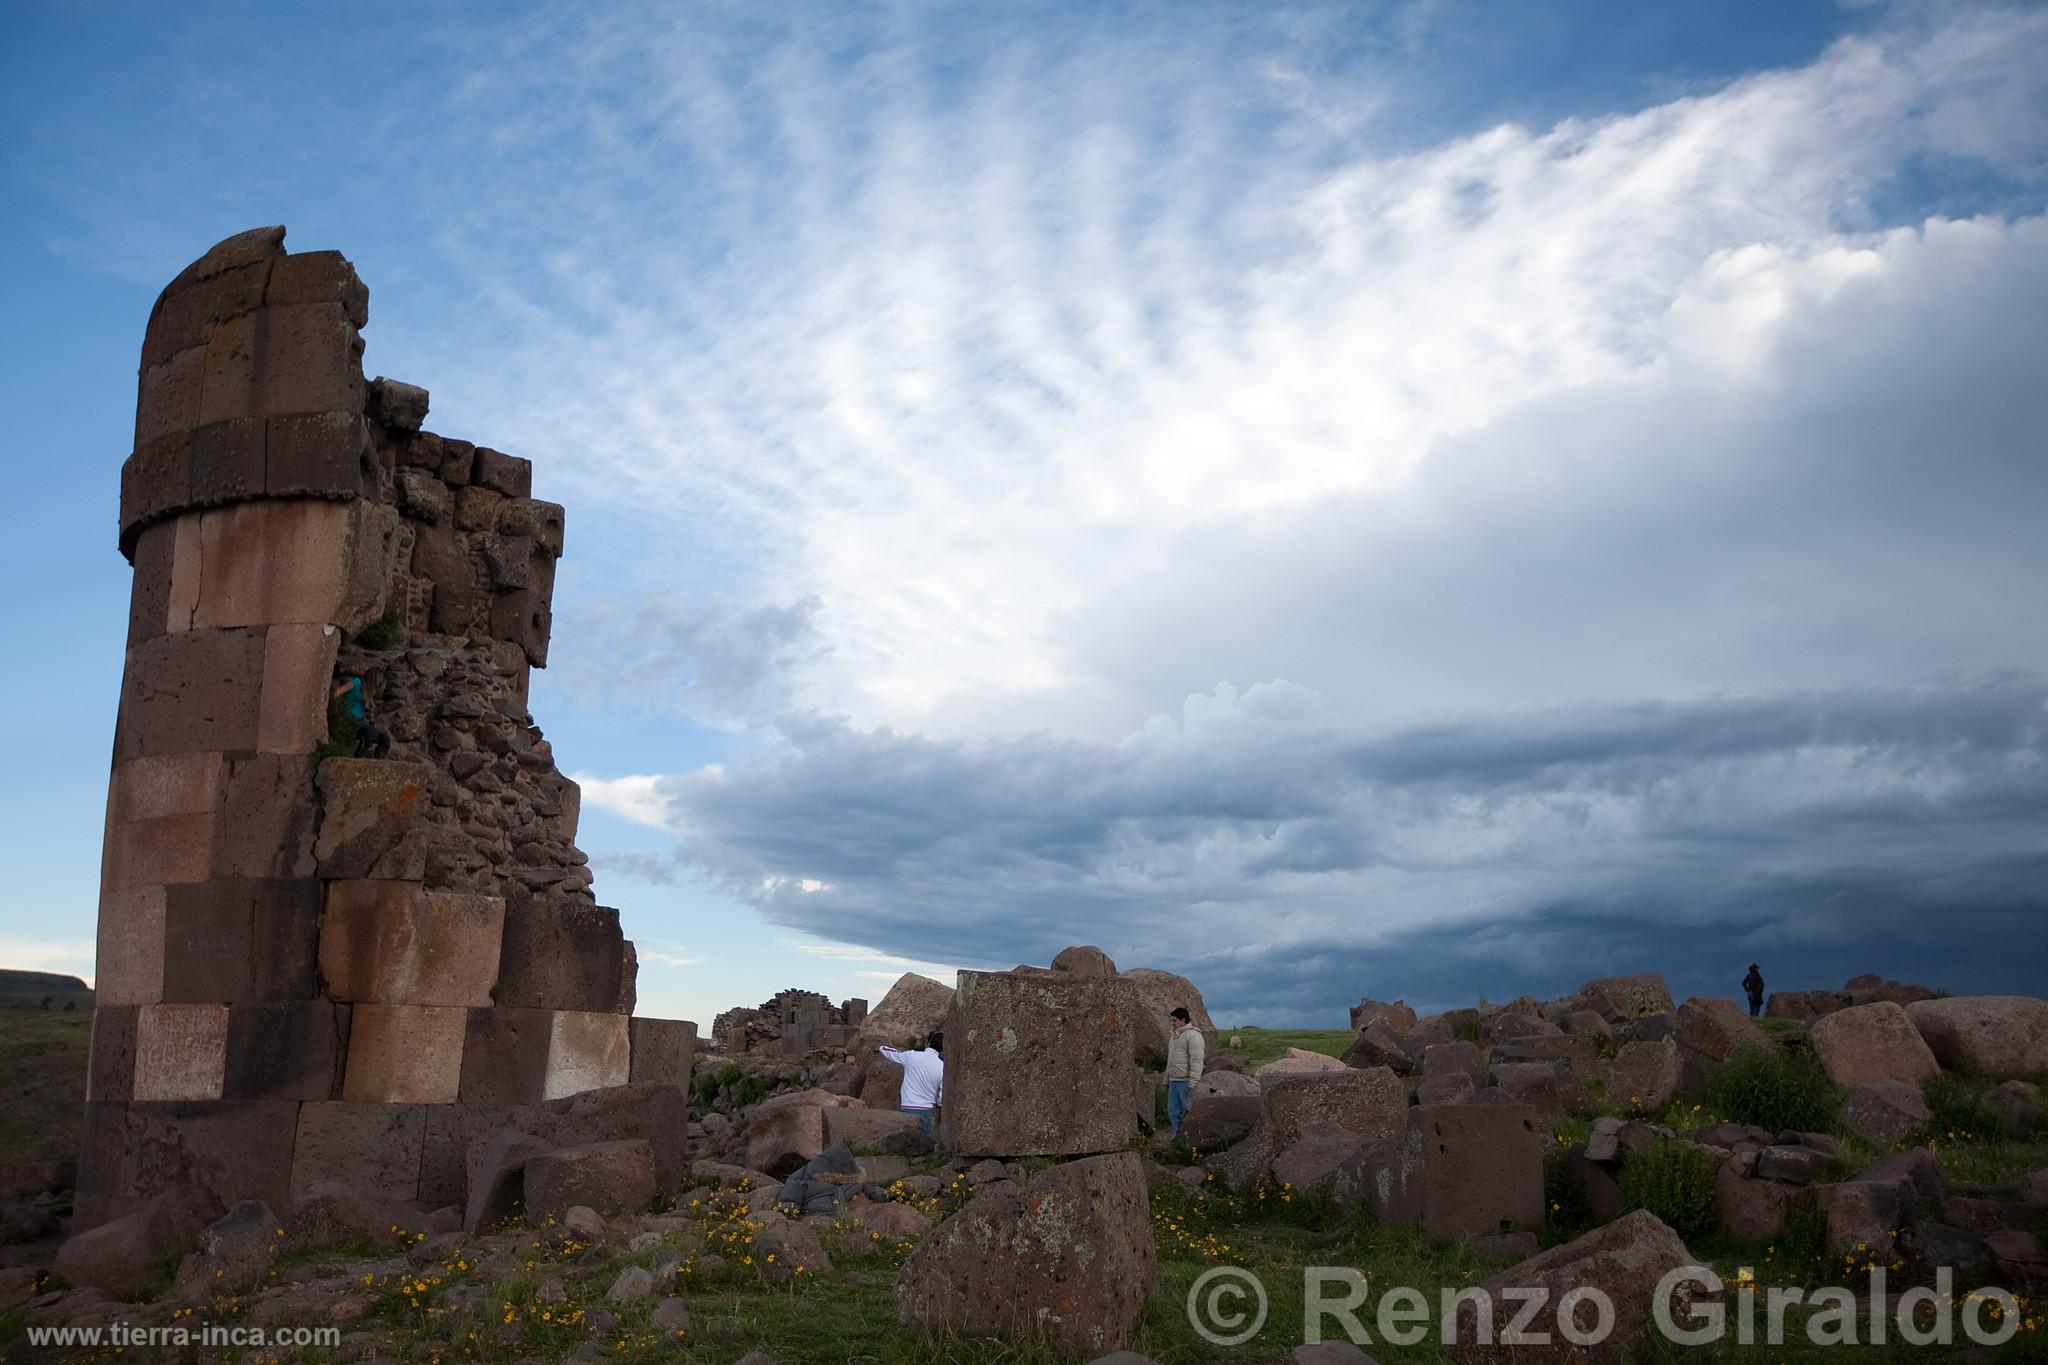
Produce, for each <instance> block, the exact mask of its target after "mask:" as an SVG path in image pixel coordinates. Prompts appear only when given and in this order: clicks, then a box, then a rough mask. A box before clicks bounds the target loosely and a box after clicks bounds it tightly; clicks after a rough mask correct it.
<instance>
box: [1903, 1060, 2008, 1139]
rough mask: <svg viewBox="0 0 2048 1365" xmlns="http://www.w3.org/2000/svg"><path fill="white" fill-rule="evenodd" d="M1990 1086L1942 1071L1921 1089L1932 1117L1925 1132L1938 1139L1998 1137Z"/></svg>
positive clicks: (1996, 1117) (1997, 1125) (1997, 1124)
mask: <svg viewBox="0 0 2048 1365" xmlns="http://www.w3.org/2000/svg"><path fill="white" fill-rule="evenodd" d="M1990 1088H1991V1087H1990V1083H1989V1082H1986V1081H1972V1080H1969V1079H1966V1078H1965V1077H1962V1076H1957V1075H1952V1074H1951V1073H1949V1072H1946V1071H1944V1072H1942V1073H1940V1074H1939V1075H1937V1076H1934V1077H1933V1078H1931V1079H1930V1080H1928V1081H1927V1082H1926V1083H1925V1084H1924V1085H1922V1086H1921V1087H1920V1093H1921V1094H1922V1095H1925V1096H1926V1097H1927V1108H1928V1110H1929V1111H1930V1112H1931V1113H1932V1114H1933V1117H1932V1118H1930V1119H1928V1120H1927V1123H1926V1126H1925V1127H1924V1129H1923V1130H1922V1131H1924V1132H1926V1133H1928V1134H1931V1135H1932V1136H1934V1137H1936V1138H1943V1139H1947V1138H1995V1137H1997V1136H1998V1135H1999V1123H1998V1111H1997V1110H1996V1109H1994V1108H1993V1107H1992V1105H1991V1097H1990V1093H1989V1092H1990Z"/></svg>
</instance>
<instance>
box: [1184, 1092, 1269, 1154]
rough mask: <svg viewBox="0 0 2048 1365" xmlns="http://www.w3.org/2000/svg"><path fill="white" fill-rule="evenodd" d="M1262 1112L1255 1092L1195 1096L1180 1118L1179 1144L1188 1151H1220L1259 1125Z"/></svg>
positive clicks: (1242, 1138) (1241, 1138)
mask: <svg viewBox="0 0 2048 1365" xmlns="http://www.w3.org/2000/svg"><path fill="white" fill-rule="evenodd" d="M1261 1113H1262V1109H1261V1107H1260V1104H1259V1097H1258V1096H1257V1095H1256V1094H1252V1095H1198V1096H1196V1097H1195V1099H1194V1100H1193V1102H1192V1103H1190V1104H1189V1105H1188V1112H1187V1115H1186V1116H1185V1117H1184V1118H1182V1119H1181V1121H1180V1140H1181V1145H1182V1146H1184V1147H1186V1148H1187V1149H1188V1150H1189V1151H1190V1152H1197V1153H1199V1152H1218V1151H1221V1150H1223V1149H1224V1148H1225V1147H1229V1146H1231V1145H1233V1144H1234V1143H1237V1142H1241V1141H1243V1140H1244V1138H1245V1137H1246V1136H1247V1135H1249V1134H1250V1133H1251V1131H1252V1130H1253V1129H1254V1128H1256V1127H1258V1125H1259V1116H1260V1114H1261Z"/></svg>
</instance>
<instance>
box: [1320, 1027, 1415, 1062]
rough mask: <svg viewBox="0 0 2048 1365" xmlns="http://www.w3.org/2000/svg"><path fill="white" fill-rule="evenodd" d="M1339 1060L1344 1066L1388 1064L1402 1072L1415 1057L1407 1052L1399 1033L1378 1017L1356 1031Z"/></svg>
mask: <svg viewBox="0 0 2048 1365" xmlns="http://www.w3.org/2000/svg"><path fill="white" fill-rule="evenodd" d="M1339 1060H1340V1061H1342V1062H1343V1063H1344V1065H1346V1066H1355V1067H1368V1066H1390V1067H1392V1068H1393V1069H1394V1070H1396V1071H1400V1072H1404V1073H1405V1072H1406V1071H1408V1070H1409V1069H1410V1068H1411V1067H1413V1066H1414V1065H1415V1059H1414V1058H1413V1057H1411V1056H1410V1055H1409V1054H1408V1048H1407V1046H1406V1045H1405V1044H1403V1043H1402V1041H1401V1035H1400V1034H1398V1033H1396V1032H1394V1030H1393V1029H1392V1028H1390V1027H1389V1026H1388V1025H1387V1024H1386V1022H1385V1021H1384V1020H1379V1019H1375V1020H1373V1021H1372V1022H1371V1023H1369V1024H1367V1025H1366V1026H1365V1027H1364V1028H1362V1029H1360V1030H1359V1031H1358V1036H1357V1037H1356V1038H1353V1039H1352V1040H1351V1046H1350V1047H1348V1048H1346V1049H1344V1055H1343V1057H1341V1058H1340V1059H1339Z"/></svg>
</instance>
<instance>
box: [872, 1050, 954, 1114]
mask: <svg viewBox="0 0 2048 1365" xmlns="http://www.w3.org/2000/svg"><path fill="white" fill-rule="evenodd" d="M945 1046H946V1035H945V1034H943V1033H940V1032H938V1031H936V1030H934V1031H933V1032H932V1033H931V1034H930V1035H929V1036H927V1037H926V1038H925V1040H924V1046H923V1047H921V1048H900V1047H884V1048H883V1049H882V1055H883V1056H884V1057H887V1058H888V1059H889V1060H890V1061H892V1062H894V1063H896V1065H898V1066H900V1067H902V1068H903V1091H902V1095H901V1096H900V1098H899V1099H898V1100H897V1103H896V1107H897V1108H898V1109H901V1110H902V1111H903V1112H904V1113H906V1114H915V1115H917V1127H918V1131H920V1132H922V1133H923V1134H924V1135H925V1136H926V1137H930V1136H931V1135H932V1120H933V1111H934V1110H936V1109H937V1108H938V1107H939V1106H940V1105H941V1104H943V1103H945V1095H944V1091H945V1082H946V1060H945V1056H944V1049H945Z"/></svg>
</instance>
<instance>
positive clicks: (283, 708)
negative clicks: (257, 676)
mask: <svg viewBox="0 0 2048 1365" xmlns="http://www.w3.org/2000/svg"><path fill="white" fill-rule="evenodd" d="M340 646H341V632H340V631H339V630H336V629H335V628H334V627H333V626H329V625H301V624H298V623H292V624H289V625H274V626H271V627H270V628H269V630H268V631H267V632H266V634H265V635H264V639H263V691H262V695H261V696H260V697H259V699H258V701H257V705H256V748H257V749H258V750H259V751H260V752H262V753H266V754H289V755H293V756H299V755H304V754H309V753H311V752H312V751H313V750H314V749H315V748H317V747H319V745H320V744H321V742H322V741H324V740H325V739H326V738H327V702H328V694H329V692H330V690H331V689H332V688H333V685H334V655H335V652H336V650H338V649H339V648H340Z"/></svg>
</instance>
